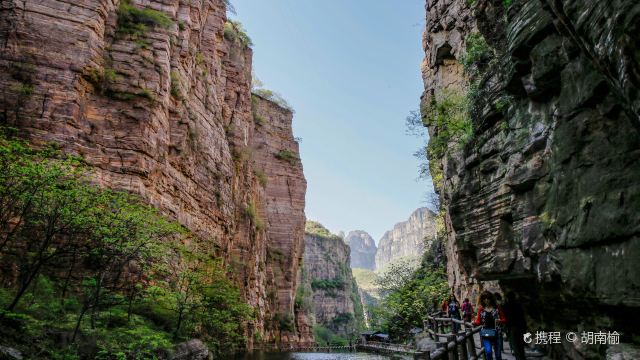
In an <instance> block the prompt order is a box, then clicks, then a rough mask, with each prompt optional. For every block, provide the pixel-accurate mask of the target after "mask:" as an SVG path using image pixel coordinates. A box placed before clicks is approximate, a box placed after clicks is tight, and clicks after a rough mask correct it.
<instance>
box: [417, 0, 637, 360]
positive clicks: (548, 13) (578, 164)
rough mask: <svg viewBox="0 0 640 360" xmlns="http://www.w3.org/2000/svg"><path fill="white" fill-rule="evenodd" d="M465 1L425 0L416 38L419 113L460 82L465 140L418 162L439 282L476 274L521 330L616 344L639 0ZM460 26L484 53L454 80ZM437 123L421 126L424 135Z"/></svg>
mask: <svg viewBox="0 0 640 360" xmlns="http://www.w3.org/2000/svg"><path fill="white" fill-rule="evenodd" d="M467 4H468V2H467V1H465V0H436V1H429V3H428V6H427V9H428V12H427V27H426V32H425V37H424V46H425V51H426V57H425V61H424V63H423V76H424V82H425V94H424V96H423V108H425V107H426V106H428V104H429V103H430V102H431V101H432V99H433V98H434V96H437V94H438V93H439V92H441V91H442V90H443V89H449V90H460V91H465V92H466V91H467V90H468V89H472V90H473V91H472V92H471V93H472V97H471V99H472V106H473V107H472V109H473V111H472V115H473V116H472V118H471V120H472V124H473V135H472V137H471V139H470V140H469V141H468V142H467V143H466V144H465V145H464V146H463V148H462V149H461V147H459V146H449V148H448V151H447V152H446V153H445V155H444V156H443V157H442V158H438V159H432V161H434V162H436V163H437V166H436V169H437V170H439V171H441V173H442V174H443V176H442V181H440V182H439V183H437V184H436V186H437V188H438V192H439V194H440V198H441V202H442V204H443V207H444V211H445V225H446V228H447V233H448V244H447V255H448V272H449V280H450V285H452V286H453V287H454V289H456V290H457V291H459V292H460V293H462V294H461V295H462V296H465V295H468V294H470V293H472V292H473V291H475V290H477V289H479V288H481V287H485V286H487V281H492V283H490V284H494V285H495V284H498V285H499V286H500V288H502V290H503V291H514V292H516V294H517V295H518V296H519V297H520V299H521V301H522V303H523V306H524V308H525V311H526V312H527V315H528V319H529V325H530V326H529V327H530V328H531V329H532V330H536V329H537V330H543V329H551V328H552V329H555V331H563V332H565V331H575V329H596V328H597V329H599V330H598V331H601V330H602V331H607V330H609V331H618V332H620V331H622V332H623V337H622V341H623V342H624V341H630V340H631V335H632V334H634V333H635V334H637V329H635V328H634V325H633V324H632V323H631V320H630V319H629V316H628V315H627V314H630V313H635V312H637V311H638V310H639V309H638V307H640V274H639V270H638V266H637V264H638V259H639V258H640V237H639V236H638V227H639V224H640V211H639V210H640V201H639V199H640V186H639V184H638V181H637V178H638V175H640V163H639V162H638V161H637V160H638V158H639V157H638V155H639V154H640V137H638V131H639V130H640V126H639V124H640V116H639V113H640V112H639V106H640V95H639V94H640V77H639V76H638V74H639V73H640V72H639V70H640V52H639V51H638V48H639V43H638V41H639V37H638V34H639V33H640V32H639V25H638V24H640V4H639V3H638V2H637V1H633V0H620V1H616V2H615V3H607V4H605V3H602V2H598V1H570V0H553V1H552V0H519V1H518V0H516V1H513V4H512V5H510V6H508V7H505V6H504V5H503V2H502V1H497V0H496V1H493V0H491V1H489V0H478V1H475V2H473V3H472V5H467ZM612 19H616V20H615V21H612ZM472 32H479V33H480V34H481V35H482V37H484V39H486V42H487V43H488V46H489V48H490V49H492V50H491V52H490V53H492V55H489V58H487V59H485V61H484V63H481V64H479V65H478V64H476V66H477V67H478V71H476V72H474V71H471V72H469V73H468V74H465V73H464V71H463V67H462V66H461V65H460V63H459V61H460V60H462V59H463V54H464V53H465V48H467V47H468V46H469V44H467V43H466V41H465V39H468V38H467V37H466V36H467V35H468V34H470V33H472ZM470 82H471V83H472V86H469V83H470ZM473 95H475V96H473ZM439 131H442V128H439V127H438V126H431V127H430V129H429V132H430V134H431V138H432V139H433V138H434V137H437V136H438V134H439ZM432 169H433V168H432ZM489 286H492V285H489ZM604 347H605V345H602V346H591V347H573V346H572V344H568V343H566V342H564V343H563V345H554V346H550V348H551V351H552V353H553V354H554V356H556V357H557V358H561V357H563V358H564V357H566V358H576V359H578V358H594V359H595V358H601V355H602V354H604V352H605V350H604V349H603V348H604Z"/></svg>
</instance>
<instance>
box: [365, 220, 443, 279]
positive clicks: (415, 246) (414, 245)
mask: <svg viewBox="0 0 640 360" xmlns="http://www.w3.org/2000/svg"><path fill="white" fill-rule="evenodd" d="M435 236H436V227H435V214H434V213H433V212H432V211H431V210H429V209H427V208H419V209H417V210H416V211H414V212H413V213H412V214H411V216H410V217H409V219H408V220H407V221H403V222H400V223H397V224H396V225H395V226H394V227H393V229H392V230H389V231H387V232H386V233H385V234H384V235H383V236H382V238H381V239H380V241H379V242H378V251H377V253H376V269H378V270H380V269H382V268H384V266H385V265H387V264H389V263H390V262H392V261H393V260H396V259H399V258H402V257H416V258H419V257H420V256H421V255H422V252H423V251H424V250H425V245H426V246H427V247H428V246H430V244H431V242H432V241H433V239H435Z"/></svg>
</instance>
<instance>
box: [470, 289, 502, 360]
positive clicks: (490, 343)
mask: <svg viewBox="0 0 640 360" xmlns="http://www.w3.org/2000/svg"><path fill="white" fill-rule="evenodd" d="M473 323H474V325H480V326H482V329H480V338H481V339H482V346H483V347H484V358H485V360H492V359H493V354H495V359H496V360H502V354H501V353H500V351H499V350H500V349H499V347H498V346H499V345H498V326H500V325H504V324H506V323H507V320H506V319H505V316H504V313H503V312H502V310H500V309H499V308H498V304H497V303H496V298H495V296H493V294H492V293H490V292H489V291H483V292H482V293H481V294H480V298H479V299H478V316H477V317H476V319H475V320H474V321H473Z"/></svg>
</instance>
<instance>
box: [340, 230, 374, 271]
mask: <svg viewBox="0 0 640 360" xmlns="http://www.w3.org/2000/svg"><path fill="white" fill-rule="evenodd" d="M345 242H346V243H347V244H348V245H349V248H350V249H351V267H352V268H361V269H368V270H374V269H375V268H376V251H377V248H376V242H375V241H374V240H373V238H372V237H371V235H369V234H367V233H366V232H365V231H362V230H355V231H349V233H348V234H347V236H346V237H345Z"/></svg>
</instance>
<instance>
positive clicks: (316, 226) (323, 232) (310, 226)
mask: <svg viewBox="0 0 640 360" xmlns="http://www.w3.org/2000/svg"><path fill="white" fill-rule="evenodd" d="M304 231H305V232H306V233H307V234H310V235H314V236H318V237H322V238H325V239H331V240H334V241H338V240H340V241H342V238H340V237H339V236H338V235H335V234H332V233H331V232H330V231H329V230H328V229H327V228H326V227H324V226H323V225H322V224H320V223H319V222H317V221H313V220H307V222H306V223H305V225H304Z"/></svg>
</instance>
